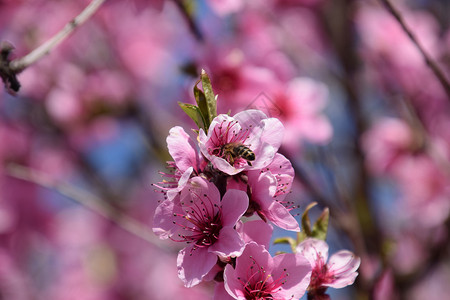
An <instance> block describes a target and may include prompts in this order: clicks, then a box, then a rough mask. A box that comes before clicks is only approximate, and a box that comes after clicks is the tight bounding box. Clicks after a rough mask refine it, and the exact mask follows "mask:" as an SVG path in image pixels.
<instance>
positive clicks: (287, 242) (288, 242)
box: [273, 236, 297, 253]
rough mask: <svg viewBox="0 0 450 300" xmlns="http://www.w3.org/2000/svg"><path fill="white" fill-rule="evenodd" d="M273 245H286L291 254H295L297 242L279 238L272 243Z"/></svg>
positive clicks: (288, 238)
mask: <svg viewBox="0 0 450 300" xmlns="http://www.w3.org/2000/svg"><path fill="white" fill-rule="evenodd" d="M273 244H274V245H276V244H288V245H290V246H291V249H292V252H293V253H295V249H296V248H297V242H296V241H295V240H294V239H293V238H291V237H287V236H286V237H281V238H277V239H275V240H274V241H273Z"/></svg>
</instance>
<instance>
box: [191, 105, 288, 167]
mask: <svg viewBox="0 0 450 300" xmlns="http://www.w3.org/2000/svg"><path fill="white" fill-rule="evenodd" d="M283 129H284V128H283V125H282V124H281V122H280V121H279V120H277V119H275V118H267V116H266V115H265V114H264V113H262V112H261V111H259V110H246V111H243V112H240V113H238V114H236V115H235V116H234V117H230V116H228V115H225V114H222V115H219V116H217V117H216V118H214V120H213V121H212V123H211V126H210V127H209V131H208V135H206V134H205V132H204V131H203V130H202V129H200V134H199V145H200V150H201V152H202V153H203V155H204V156H205V157H206V158H207V159H208V160H209V161H211V163H212V164H213V166H214V167H215V168H217V169H219V170H220V171H222V172H225V173H227V174H229V175H234V174H237V173H239V172H241V171H243V170H255V169H261V168H263V167H265V166H267V165H268V164H270V162H271V161H272V160H273V157H274V156H275V153H276V152H277V151H278V148H279V147H280V144H281V141H282V139H283ZM231 144H234V145H244V146H245V147H248V148H249V149H250V150H251V151H252V152H253V153H254V160H252V161H251V163H250V162H248V161H247V160H245V159H244V158H242V157H234V156H233V155H232V154H230V152H229V151H227V150H226V146H228V145H231Z"/></svg>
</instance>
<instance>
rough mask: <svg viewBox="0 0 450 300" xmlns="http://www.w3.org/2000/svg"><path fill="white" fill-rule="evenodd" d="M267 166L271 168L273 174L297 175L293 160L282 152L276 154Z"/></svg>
mask: <svg viewBox="0 0 450 300" xmlns="http://www.w3.org/2000/svg"><path fill="white" fill-rule="evenodd" d="M267 168H269V171H270V172H271V173H272V174H282V175H288V176H291V177H294V176H295V172H294V168H293V167H292V164H291V162H290V161H289V159H287V158H286V157H284V156H283V155H281V154H280V153H277V154H275V156H274V158H273V161H272V162H271V163H270V165H268V166H267Z"/></svg>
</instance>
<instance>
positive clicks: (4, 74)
mask: <svg viewBox="0 0 450 300" xmlns="http://www.w3.org/2000/svg"><path fill="white" fill-rule="evenodd" d="M105 1H106V0H92V2H91V3H89V5H88V6H86V8H85V9H84V10H83V11H82V12H81V13H80V14H79V15H78V16H76V17H75V18H74V19H72V20H71V21H70V22H69V23H67V24H66V26H64V28H63V29H62V30H60V31H59V32H58V33H57V34H55V35H54V36H53V37H52V38H50V39H49V40H48V41H46V42H45V43H44V44H42V45H41V46H39V47H37V48H36V49H34V50H33V51H31V52H30V53H28V54H27V55H25V56H23V57H21V58H17V59H15V60H13V61H10V60H9V55H10V53H11V51H12V50H13V49H14V47H13V46H12V45H11V44H9V43H6V42H3V43H2V44H1V45H0V54H1V55H0V77H1V78H2V80H3V82H4V83H5V88H6V89H7V91H8V92H9V93H11V94H14V92H17V91H19V89H20V83H19V81H18V80H17V78H16V75H17V74H19V73H20V72H22V71H23V70H25V69H26V68H27V67H29V66H30V65H32V64H33V63H35V62H36V61H38V60H39V59H41V58H42V57H43V56H45V55H47V54H48V53H50V51H51V50H52V49H53V48H55V47H56V46H58V45H59V44H60V43H61V42H62V41H64V40H65V39H66V38H67V37H68V36H69V35H70V34H71V33H72V32H73V31H74V30H75V29H76V28H77V27H78V26H80V25H81V24H83V23H84V22H86V21H87V20H88V19H89V18H90V17H91V16H92V15H93V14H94V13H95V12H96V11H97V10H98V8H99V7H100V6H101V5H102V4H103V2H105Z"/></svg>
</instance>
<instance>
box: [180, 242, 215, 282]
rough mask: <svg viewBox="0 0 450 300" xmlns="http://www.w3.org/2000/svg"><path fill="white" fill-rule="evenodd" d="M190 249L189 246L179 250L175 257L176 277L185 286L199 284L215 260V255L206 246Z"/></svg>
mask: <svg viewBox="0 0 450 300" xmlns="http://www.w3.org/2000/svg"><path fill="white" fill-rule="evenodd" d="M192 249H193V248H192V246H191V247H186V248H184V249H182V250H180V252H178V257H177V267H178V277H179V278H180V279H181V280H182V281H183V282H184V285H185V286H186V287H193V286H194V285H197V284H199V283H200V282H201V281H202V279H203V277H204V276H205V275H206V274H208V272H209V271H210V270H211V269H212V268H213V267H214V265H215V264H216V262H217V256H216V255H215V254H213V253H210V252H208V249H207V248H196V249H195V250H192Z"/></svg>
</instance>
